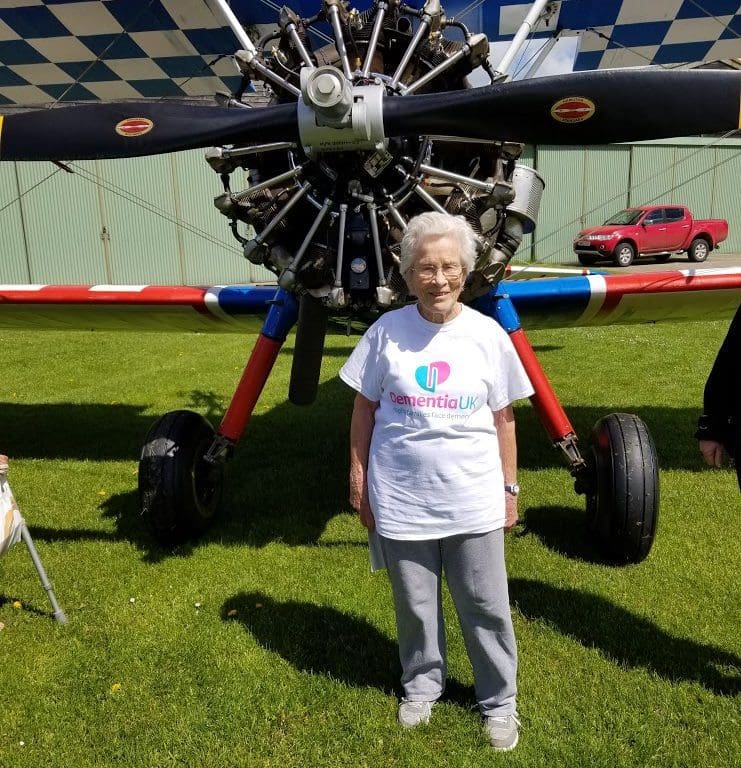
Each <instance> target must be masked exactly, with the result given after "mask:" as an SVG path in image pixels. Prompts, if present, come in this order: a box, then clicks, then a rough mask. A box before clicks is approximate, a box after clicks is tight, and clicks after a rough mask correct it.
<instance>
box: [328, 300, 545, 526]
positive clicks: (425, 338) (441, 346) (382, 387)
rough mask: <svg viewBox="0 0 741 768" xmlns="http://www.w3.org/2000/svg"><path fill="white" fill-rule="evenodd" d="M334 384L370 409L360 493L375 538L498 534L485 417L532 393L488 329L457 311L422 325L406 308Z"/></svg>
mask: <svg viewBox="0 0 741 768" xmlns="http://www.w3.org/2000/svg"><path fill="white" fill-rule="evenodd" d="M340 378H341V379H342V380H343V381H344V382H345V383H346V384H349V385H350V386H351V387H352V388H353V389H355V390H357V391H358V392H360V393H361V394H362V395H363V396H364V397H366V398H368V399H369V400H372V401H374V402H378V403H379V406H378V409H377V410H376V412H375V424H374V427H373V436H372V438H371V445H370V454H369V457H368V495H369V501H370V506H371V510H372V511H373V515H374V517H375V520H376V529H377V530H378V532H379V533H380V534H381V536H385V537H387V538H390V539H406V540H419V539H436V538H442V537H445V536H454V535H457V534H463V533H486V532H487V531H492V530H495V529H496V528H501V527H502V525H503V524H504V514H505V505H504V478H503V476H502V465H501V461H500V458H499V443H498V441H497V433H496V429H495V427H494V420H493V417H492V411H498V410H501V409H502V408H504V407H506V406H507V405H509V404H510V403H512V402H513V401H514V400H518V399H520V398H523V397H529V396H530V395H531V394H532V393H533V388H532V386H531V384H530V381H529V380H528V378H527V374H526V373H525V370H524V369H523V367H522V364H521V363H520V360H519V358H518V357H517V353H516V352H515V349H514V347H513V346H512V342H511V341H510V339H509V337H508V336H507V334H506V332H505V331H504V330H503V329H502V328H501V327H500V326H499V324H498V323H496V322H495V321H494V320H492V319H491V318H489V317H486V316H485V315H482V314H480V313H479V312H476V311H475V310H473V309H470V308H468V307H465V306H464V307H463V309H462V312H461V313H460V314H459V315H458V316H457V317H456V318H454V319H453V320H450V321H449V322H447V323H442V324H439V323H431V322H429V321H428V320H425V319H424V318H423V317H422V315H420V313H419V311H418V309H417V307H416V305H409V306H406V307H403V308H402V309H397V310H394V311H392V312H387V313H386V314H385V315H383V316H381V317H380V318H379V319H378V320H377V321H376V322H375V323H374V324H373V325H372V326H371V327H370V328H369V329H368V330H367V331H366V333H365V335H364V336H363V337H362V339H361V340H360V341H359V342H358V345H357V347H356V348H355V350H354V351H353V353H352V354H351V355H350V357H349V359H348V360H347V362H346V363H345V365H344V366H343V367H342V369H341V370H340Z"/></svg>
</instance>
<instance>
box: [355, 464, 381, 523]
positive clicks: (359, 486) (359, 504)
mask: <svg viewBox="0 0 741 768" xmlns="http://www.w3.org/2000/svg"><path fill="white" fill-rule="evenodd" d="M353 469H354V468H353V467H351V468H350V499H349V501H350V506H351V507H352V508H353V509H354V510H355V511H356V512H357V513H358V514H359V515H360V522H361V523H362V524H363V525H364V526H365V527H366V528H367V529H368V530H369V531H373V530H375V528H376V520H375V518H374V517H373V512H371V508H370V504H369V503H368V485H367V484H366V482H365V479H364V477H362V476H360V477H359V475H360V474H361V473H360V472H357V471H355V472H354V471H353ZM363 474H364V473H363Z"/></svg>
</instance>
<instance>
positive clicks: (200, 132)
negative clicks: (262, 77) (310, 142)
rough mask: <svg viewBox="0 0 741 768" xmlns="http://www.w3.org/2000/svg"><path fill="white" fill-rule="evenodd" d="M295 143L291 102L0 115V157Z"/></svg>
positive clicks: (97, 107)
mask: <svg viewBox="0 0 741 768" xmlns="http://www.w3.org/2000/svg"><path fill="white" fill-rule="evenodd" d="M297 139H298V128H297V125H296V105H295V104H280V105H278V106H274V107H265V108H262V109H241V108H232V109H229V108H225V107H214V106H203V107H201V106H194V105H192V104H183V103H174V102H108V103H94V104H78V105H73V106H66V107H54V108H51V109H40V110H34V111H31V112H20V113H16V114H11V115H5V116H4V117H2V116H0V160H84V159H97V158H109V157H136V156H138V155H155V154H160V153H163V152H176V151H178V150H181V149H193V148H196V147H210V146H213V145H215V144H231V143H239V142H251V141H258V142H259V141H266V140H269V141H278V140H285V141H294V140H297Z"/></svg>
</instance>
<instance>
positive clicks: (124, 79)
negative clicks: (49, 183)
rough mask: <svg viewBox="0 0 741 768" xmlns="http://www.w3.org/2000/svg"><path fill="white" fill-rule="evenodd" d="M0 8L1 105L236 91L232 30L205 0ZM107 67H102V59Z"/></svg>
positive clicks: (34, 2) (40, 1)
mask: <svg viewBox="0 0 741 768" xmlns="http://www.w3.org/2000/svg"><path fill="white" fill-rule="evenodd" d="M12 6H13V7H11V8H5V7H0V104H36V103H45V102H49V101H56V100H57V99H59V98H60V97H61V98H62V100H63V101H78V100H98V99H100V100H110V99H136V98H142V97H145V98H146V97H155V98H158V97H172V96H175V97H177V96H180V97H187V96H210V95H213V94H214V92H215V91H217V90H222V91H223V90H228V91H230V92H232V91H234V90H236V88H237V86H238V84H239V82H240V77H239V74H238V72H237V70H236V67H235V66H234V63H233V62H232V61H231V60H230V59H222V60H220V61H219V62H217V63H216V64H214V65H213V66H209V64H210V62H212V61H213V60H214V59H215V58H216V57H217V56H219V55H220V54H226V55H230V54H232V53H234V51H235V50H236V49H237V48H238V47H239V46H238V44H237V41H236V39H235V37H234V35H233V33H232V31H231V30H230V29H229V28H228V27H225V26H224V25H223V23H222V22H221V21H220V20H218V19H217V18H216V17H214V15H213V14H212V13H211V11H210V9H209V8H208V6H207V5H206V3H205V2H204V0H153V1H152V2H148V1H147V2H144V1H143V0H141V1H140V2H132V0H105V2H102V1H101V0H82V1H81V2H63V1H61V0H20V1H19V2H14V3H13V4H12ZM99 57H100V58H101V59H102V61H98V58H99Z"/></svg>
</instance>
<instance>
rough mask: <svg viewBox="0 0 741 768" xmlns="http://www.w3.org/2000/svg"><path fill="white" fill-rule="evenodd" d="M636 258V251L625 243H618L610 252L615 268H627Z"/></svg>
mask: <svg viewBox="0 0 741 768" xmlns="http://www.w3.org/2000/svg"><path fill="white" fill-rule="evenodd" d="M635 257H636V249H635V248H634V247H633V246H632V245H631V244H630V243H629V242H627V241H623V242H622V243H618V244H617V246H616V247H615V250H614V251H613V252H612V261H613V263H614V264H615V266H616V267H629V266H630V265H631V264H632V263H633V262H634V261H635Z"/></svg>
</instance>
